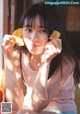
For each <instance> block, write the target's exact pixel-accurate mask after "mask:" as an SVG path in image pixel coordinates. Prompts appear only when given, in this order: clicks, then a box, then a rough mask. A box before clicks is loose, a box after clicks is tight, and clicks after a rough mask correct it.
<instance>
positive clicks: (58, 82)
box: [33, 59, 75, 112]
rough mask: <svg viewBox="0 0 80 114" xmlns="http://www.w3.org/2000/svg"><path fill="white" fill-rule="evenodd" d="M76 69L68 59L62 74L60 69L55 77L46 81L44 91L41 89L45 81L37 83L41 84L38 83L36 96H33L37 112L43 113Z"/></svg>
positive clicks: (63, 66)
mask: <svg viewBox="0 0 80 114" xmlns="http://www.w3.org/2000/svg"><path fill="white" fill-rule="evenodd" d="M74 67H75V65H74V63H73V64H72V63H71V62H70V61H69V60H68V61H67V59H66V62H63V63H62V72H61V68H58V69H57V71H56V72H55V74H53V76H52V77H51V78H50V79H49V80H48V81H47V80H46V81H47V82H46V84H45V86H44V87H43V89H42V88H41V86H42V84H43V82H44V80H43V79H42V81H41V82H42V83H40V82H39V81H37V82H39V83H37V85H36V86H37V87H35V90H34V96H33V99H34V100H33V103H34V104H33V109H34V110H35V111H38V112H39V111H42V110H43V109H44V108H46V107H47V106H48V105H49V103H50V101H51V100H52V99H54V98H56V97H57V95H58V94H59V92H60V90H61V87H62V86H63V84H64V83H65V81H66V80H67V79H68V77H69V76H70V74H71V73H72V72H74ZM61 73H62V74H61ZM61 75H62V76H61ZM40 77H41V75H40ZM45 88H46V89H45ZM42 90H43V91H42ZM39 95H40V96H39ZM36 96H37V99H38V100H37V101H36ZM41 98H42V99H41ZM43 98H44V99H43Z"/></svg>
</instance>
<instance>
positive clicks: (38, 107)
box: [32, 100, 49, 113]
mask: <svg viewBox="0 0 80 114" xmlns="http://www.w3.org/2000/svg"><path fill="white" fill-rule="evenodd" d="M48 104H49V102H48V100H45V101H43V100H41V101H39V102H37V103H32V107H33V110H34V111H35V112H38V113H40V112H41V111H42V110H43V109H45V108H46V107H47V106H48Z"/></svg>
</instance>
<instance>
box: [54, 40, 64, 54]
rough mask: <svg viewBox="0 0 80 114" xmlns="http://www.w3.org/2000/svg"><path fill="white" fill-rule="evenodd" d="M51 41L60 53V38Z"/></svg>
mask: <svg viewBox="0 0 80 114" xmlns="http://www.w3.org/2000/svg"><path fill="white" fill-rule="evenodd" d="M52 43H53V45H54V46H55V48H56V50H57V52H58V53H60V52H61V50H62V42H61V39H55V40H53V41H52Z"/></svg>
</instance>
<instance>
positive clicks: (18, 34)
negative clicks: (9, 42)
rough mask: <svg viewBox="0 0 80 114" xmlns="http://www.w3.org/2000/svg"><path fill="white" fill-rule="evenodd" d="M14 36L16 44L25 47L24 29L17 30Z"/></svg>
mask: <svg viewBox="0 0 80 114" xmlns="http://www.w3.org/2000/svg"><path fill="white" fill-rule="evenodd" d="M12 36H13V38H14V41H15V44H16V45H18V46H24V42H23V36H22V28H18V29H16V30H15V31H14V32H13V33H12Z"/></svg>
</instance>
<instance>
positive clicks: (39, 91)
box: [32, 62, 49, 110]
mask: <svg viewBox="0 0 80 114" xmlns="http://www.w3.org/2000/svg"><path fill="white" fill-rule="evenodd" d="M48 70H49V63H47V62H45V63H42V64H41V66H40V68H39V71H38V73H37V77H36V80H35V83H34V87H33V91H32V106H33V108H34V110H42V109H43V108H44V107H45V106H46V105H47V102H48V93H47V79H48Z"/></svg>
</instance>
